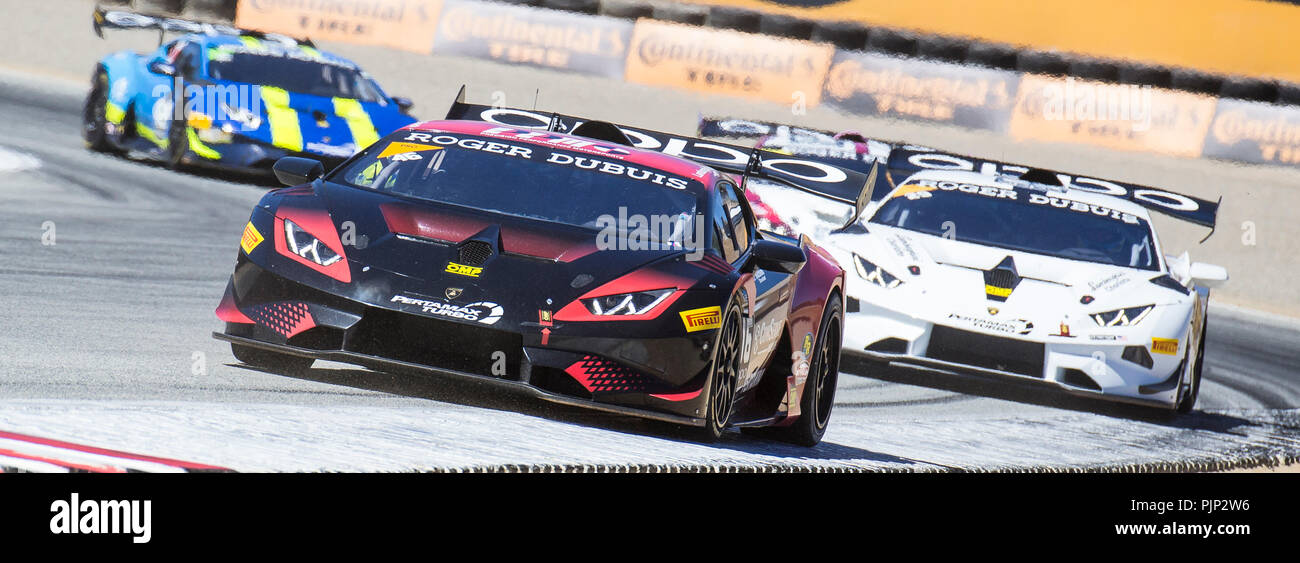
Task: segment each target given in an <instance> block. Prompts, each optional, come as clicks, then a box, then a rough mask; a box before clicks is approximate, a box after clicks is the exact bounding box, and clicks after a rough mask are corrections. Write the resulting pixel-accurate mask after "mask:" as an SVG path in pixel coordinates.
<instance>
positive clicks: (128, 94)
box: [82, 8, 416, 172]
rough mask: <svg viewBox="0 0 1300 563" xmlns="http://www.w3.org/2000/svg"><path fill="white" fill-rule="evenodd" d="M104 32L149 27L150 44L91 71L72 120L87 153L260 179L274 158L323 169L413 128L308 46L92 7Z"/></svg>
mask: <svg viewBox="0 0 1300 563" xmlns="http://www.w3.org/2000/svg"><path fill="white" fill-rule="evenodd" d="M105 28H113V29H142V30H145V29H147V30H156V31H157V32H158V34H159V39H160V41H159V43H160V44H159V46H158V49H157V50H155V51H153V52H152V53H145V54H141V53H136V52H132V51H122V52H118V53H113V54H111V55H109V56H107V57H104V58H103V59H101V60H100V61H99V62H98V63H97V64H96V66H95V72H94V76H93V77H92V79H91V88H90V93H89V95H88V96H87V97H86V104H85V110H84V112H83V118H82V120H83V125H84V129H83V136H84V138H85V140H86V144H87V145H88V146H89V147H90V148H92V149H94V150H99V151H106V152H119V153H129V154H132V155H135V156H140V157H143V158H147V159H155V160H161V161H163V162H165V163H167V165H168V166H170V167H173V168H180V167H185V166H204V165H211V166H216V167H219V168H228V169H236V170H242V171H252V172H258V171H266V172H269V171H270V169H271V165H272V164H274V163H275V161H276V160H278V159H279V158H281V157H284V156H303V157H308V158H313V159H316V160H320V161H322V162H324V163H325V164H326V165H327V166H331V167H332V165H333V164H337V163H339V162H342V161H343V160H344V159H346V158H348V157H350V156H352V155H353V154H355V153H356V152H358V151H360V150H361V149H364V148H366V147H367V146H369V145H370V144H371V143H373V142H375V140H377V139H379V137H381V136H383V135H386V134H388V133H390V132H392V131H394V130H396V129H398V128H400V127H403V126H406V125H408V124H411V123H414V122H415V121H416V120H415V118H413V117H411V116H410V115H407V111H409V109H410V107H411V102H410V101H409V100H407V99H404V98H395V97H391V96H389V95H388V94H386V93H384V91H383V89H381V88H380V87H379V84H377V83H376V82H375V81H374V79H373V78H371V77H370V76H369V75H368V74H366V73H365V72H364V71H362V70H361V69H360V68H358V67H357V65H355V64H354V63H352V62H351V61H348V60H346V59H343V58H341V57H338V56H335V55H332V54H330V53H326V52H324V51H321V50H319V49H317V48H316V47H315V46H314V45H313V44H312V43H311V42H310V41H306V40H300V39H295V38H291V37H286V36H282V35H276V34H271V33H261V32H255V31H248V30H242V29H238V28H234V27H231V26H226V25H219V24H207V23H199V22H194V21H188V20H181V19H175V18H165V17H157V16H147V15H142V14H136V13H131V12H122V11H109V10H104V9H103V8H96V9H95V12H94V29H95V33H96V34H97V35H99V36H100V37H103V30H104V29H105ZM168 33H180V34H183V35H180V36H179V37H177V38H175V39H173V40H171V41H167V42H163V39H165V38H166V34H168Z"/></svg>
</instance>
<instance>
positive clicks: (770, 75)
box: [625, 19, 835, 107]
mask: <svg viewBox="0 0 1300 563" xmlns="http://www.w3.org/2000/svg"><path fill="white" fill-rule="evenodd" d="M834 51H835V49H834V48H833V47H832V46H830V45H824V44H817V43H808V42H806V41H793V40H788V39H777V38H774V37H769V36H766V35H755V34H751V33H741V32H738V31H727V30H720V29H705V28H701V27H694V26H689V25H680V24H670V23H662V22H658V21H654V20H647V19H641V20H637V22H636V28H635V29H634V30H633V32H632V44H631V46H630V47H629V49H628V58H627V71H626V74H625V77H626V80H627V81H628V82H637V83H640V84H649V85H652V86H672V87H676V88H685V89H687V90H695V91H698V92H705V93H709V94H728V95H737V96H747V97H752V98H759V99H764V100H769V101H773V102H777V103H784V104H791V103H796V104H797V103H803V104H805V106H806V107H812V106H814V105H817V103H818V102H820V101H821V93H822V81H823V80H825V78H826V70H827V69H828V68H829V67H830V64H831V56H832V55H833V54H834Z"/></svg>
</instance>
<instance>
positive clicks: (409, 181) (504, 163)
mask: <svg viewBox="0 0 1300 563" xmlns="http://www.w3.org/2000/svg"><path fill="white" fill-rule="evenodd" d="M408 138H409V139H414V140H416V141H420V142H409V141H406V139H408ZM330 180H331V181H334V182H339V183H344V184H350V185H353V186H357V187H361V188H366V189H371V190H376V191H380V192H384V193H391V194H396V195H401V196H405V197H411V198H417V199H422V200H427V201H434V202H438V203H445V204H451V205H458V206H463V207H468V208H472V209H481V210H484V211H490V212H494V213H501V214H505V215H513V216H516V217H526V218H530V219H538V220H542V221H550V222H553V223H561V224H565V225H572V226H577V227H583V228H588V229H596V230H604V229H611V228H612V229H614V230H615V231H612V232H611V234H626V233H628V232H632V231H636V232H638V233H639V236H643V237H648V239H650V240H658V241H671V240H683V239H681V238H676V237H680V236H682V234H683V233H678V232H676V231H678V230H679V229H681V228H685V227H689V225H690V224H692V222H691V221H692V219H693V218H694V215H695V210H696V207H697V195H696V194H697V193H702V191H703V189H702V185H701V184H699V182H698V181H694V180H688V179H685V178H681V177H677V176H674V175H671V174H667V173H664V172H660V171H657V170H651V169H646V168H641V167H638V166H636V165H632V164H627V163H623V162H620V161H618V160H617V159H615V158H612V157H603V156H592V155H590V154H584V153H581V152H571V151H566V150H557V149H551V148H547V147H542V146H537V145H529V144H524V143H505V142H499V141H495V140H491V139H485V138H482V137H475V136H471V135H463V134H447V133H433V132H411V131H398V132H396V133H394V134H393V135H391V136H390V137H388V139H385V140H382V141H380V142H378V143H375V144H374V145H371V146H370V148H369V149H367V150H366V151H365V152H364V153H362V154H361V155H360V156H358V157H357V158H356V159H355V160H353V161H352V162H350V163H348V165H347V166H344V167H340V168H339V169H336V170H335V172H334V173H333V174H332V175H331V177H330ZM692 184H693V185H694V186H696V187H699V189H698V190H689V189H686V188H687V187H688V186H689V185H692ZM668 237H673V238H668Z"/></svg>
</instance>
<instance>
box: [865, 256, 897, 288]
mask: <svg viewBox="0 0 1300 563" xmlns="http://www.w3.org/2000/svg"><path fill="white" fill-rule="evenodd" d="M853 265H854V266H857V269H858V275H859V276H861V277H862V279H864V280H867V281H869V282H871V283H874V284H876V285H878V286H880V287H883V288H886V289H893V288H895V287H898V286H899V285H902V283H903V280H900V279H898V276H895V275H894V274H891V273H889V272H886V271H885V269H884V268H881V267H880V266H877V265H875V264H872V263H871V262H868V261H866V260H865V259H863V258H862V257H861V256H858V255H857V254H854V255H853Z"/></svg>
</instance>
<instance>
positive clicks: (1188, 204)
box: [699, 117, 1222, 238]
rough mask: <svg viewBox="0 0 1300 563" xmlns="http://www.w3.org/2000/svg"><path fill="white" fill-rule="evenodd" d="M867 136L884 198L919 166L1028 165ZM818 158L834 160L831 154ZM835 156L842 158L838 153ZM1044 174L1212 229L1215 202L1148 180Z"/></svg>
mask: <svg viewBox="0 0 1300 563" xmlns="http://www.w3.org/2000/svg"><path fill="white" fill-rule="evenodd" d="M699 131H700V135H701V136H706V137H724V138H759V137H764V136H768V135H773V134H776V133H778V132H780V133H782V134H784V135H789V136H793V137H794V138H796V139H797V138H806V139H819V138H820V139H831V138H832V135H833V134H832V133H831V132H829V131H823V130H818V129H811V128H805V127H797V126H791V125H785V124H780V123H773V122H767V121H752V120H745V119H737V118H704V117H702V118H700V124H699ZM868 142H869V143H879V144H880V145H882V146H885V147H888V148H887V150H888V154H887V155H876V156H877V161H880V160H883V161H885V171H886V172H887V174H886V176H887V177H888V181H887V182H886V184H887V185H888V188H886V189H877V190H876V193H875V194H874V196H873V199H879V198H883V197H884V196H885V195H887V194H888V192H889V191H890V189H892V188H893V186H894V185H895V183H896V181H903V180H906V179H907V177H908V176H911V175H912V174H914V173H916V172H920V171H923V170H968V171H973V172H979V173H981V174H988V175H995V176H996V175H1009V176H1015V177H1020V176H1021V175H1024V174H1025V173H1027V172H1029V171H1030V168H1029V167H1027V166H1022V165H1019V164H1013V163H1009V162H1000V161H996V160H988V159H983V158H979V157H975V156H968V155H958V154H953V153H946V152H942V151H937V150H934V149H930V148H926V147H919V146H915V145H908V144H905V143H898V142H892V141H884V140H875V139H872V140H869V141H868ZM803 158H811V159H819V157H810V156H805V157H803ZM821 160H828V161H830V162H834V159H821ZM839 160H840V161H841V162H843V159H839ZM1044 174H1047V175H1051V176H1055V179H1056V180H1058V181H1059V184H1060V186H1062V187H1064V188H1066V189H1077V190H1083V191H1090V192H1097V193H1102V194H1106V195H1111V196H1116V197H1121V198H1124V199H1126V200H1129V201H1131V202H1133V203H1136V204H1138V205H1141V206H1142V207H1144V208H1146V209H1149V210H1151V211H1155V212H1158V213H1162V214H1164V215H1168V216H1170V217H1173V218H1175V219H1180V220H1183V221H1187V222H1190V223H1194V224H1197V225H1200V226H1203V227H1208V228H1209V229H1210V233H1211V234H1213V232H1214V225H1215V221H1216V219H1217V216H1218V212H1219V202H1216V201H1208V200H1204V199H1200V198H1196V197H1192V196H1188V195H1183V194H1178V193H1174V192H1171V191H1169V190H1163V189H1159V188H1153V187H1149V186H1142V185H1138V184H1130V183H1127V182H1119V181H1115V180H1103V179H1100V178H1089V177H1087V176H1079V175H1074V174H1067V173H1063V172H1055V171H1045V170H1035V173H1034V176H1037V177H1040V178H1042V177H1043V175H1044ZM1053 183H1055V182H1053ZM1220 201H1222V198H1220ZM1206 238H1209V236H1208V235H1207V236H1206Z"/></svg>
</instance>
